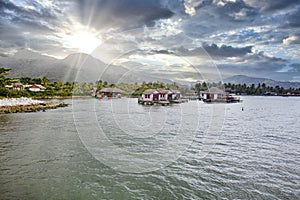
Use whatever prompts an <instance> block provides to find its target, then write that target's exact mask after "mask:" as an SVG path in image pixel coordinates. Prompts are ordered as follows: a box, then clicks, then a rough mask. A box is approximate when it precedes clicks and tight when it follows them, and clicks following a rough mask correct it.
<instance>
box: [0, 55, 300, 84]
mask: <svg viewBox="0 0 300 200" xmlns="http://www.w3.org/2000/svg"><path fill="white" fill-rule="evenodd" d="M0 66H1V67H6V68H11V72H10V75H9V76H10V77H14V78H18V77H31V78H36V77H43V76H46V77H47V78H48V79H49V80H51V81H58V80H62V81H69V82H73V81H76V82H95V81H97V80H100V79H101V80H103V81H107V82H109V83H118V82H138V83H141V82H143V81H146V82H149V81H163V82H171V81H170V80H167V79H164V78H159V77H157V76H155V75H154V74H151V72H148V71H147V70H146V71H134V70H130V68H126V67H123V66H116V65H107V64H106V63H104V62H102V61H101V60H99V59H96V58H94V57H93V56H91V55H88V54H83V53H75V54H70V55H69V56H67V57H65V58H63V59H57V58H53V57H50V56H46V55H42V54H39V53H36V52H33V51H30V50H27V49H23V50H19V51H18V52H17V53H15V54H14V55H12V56H10V57H1V56H0ZM223 82H224V83H234V84H244V83H245V84H247V85H251V84H255V85H257V84H258V83H261V84H262V83H265V84H266V85H268V86H272V87H275V86H276V85H279V86H281V87H284V88H290V87H292V88H300V82H284V81H275V80H271V79H266V78H255V77H249V76H245V75H235V76H231V77H228V78H225V79H224V80H223ZM181 84H182V83H181Z"/></svg>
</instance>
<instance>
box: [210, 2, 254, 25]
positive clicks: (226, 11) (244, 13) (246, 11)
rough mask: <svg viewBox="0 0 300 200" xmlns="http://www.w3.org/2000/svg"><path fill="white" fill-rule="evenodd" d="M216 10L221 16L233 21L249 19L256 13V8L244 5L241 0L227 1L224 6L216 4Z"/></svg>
mask: <svg viewBox="0 0 300 200" xmlns="http://www.w3.org/2000/svg"><path fill="white" fill-rule="evenodd" d="M216 10H217V12H218V13H219V14H220V15H221V16H222V17H228V18H230V19H231V20H234V21H251V20H253V17H254V16H256V15H257V14H258V11H257V10H256V9H254V8H253V7H250V6H248V5H246V4H245V2H244V1H242V0H237V1H236V2H227V3H226V4H225V5H224V6H217V9H216Z"/></svg>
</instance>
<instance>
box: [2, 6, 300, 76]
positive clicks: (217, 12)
mask: <svg viewBox="0 0 300 200" xmlns="http://www.w3.org/2000/svg"><path fill="white" fill-rule="evenodd" d="M299 44H300V1H299V0H0V56H2V57H7V56H11V55H13V54H14V53H16V52H17V51H18V50H20V49H29V50H31V51H34V52H38V53H41V54H43V55H48V56H53V57H56V58H64V57H66V56H67V55H69V54H72V53H78V52H83V53H87V54H91V55H93V56H94V57H96V58H98V59H101V60H102V61H103V62H105V63H109V64H113V65H120V66H123V67H125V68H128V69H130V70H136V71H143V70H144V71H151V72H152V74H154V75H155V73H157V74H162V73H164V74H166V77H171V75H172V74H177V75H178V74H179V73H180V74H181V77H182V79H190V80H191V81H195V80H197V79H198V80H199V79H200V78H199V77H193V76H189V75H188V74H192V73H194V72H198V73H200V74H201V75H203V76H204V74H206V78H207V79H208V77H209V72H210V71H212V70H216V71H218V73H219V75H220V76H222V77H228V76H232V75H238V74H242V75H248V76H254V77H264V78H272V79H275V80H285V81H286V80H288V81H300V53H299ZM213 68H214V69H213ZM177 78H178V79H180V77H179V76H177ZM202 78H203V77H202Z"/></svg>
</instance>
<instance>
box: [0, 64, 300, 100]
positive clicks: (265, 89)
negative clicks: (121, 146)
mask: <svg viewBox="0 0 300 200" xmlns="http://www.w3.org/2000/svg"><path fill="white" fill-rule="evenodd" d="M9 71H10V69H7V68H0V97H38V98H51V97H68V96H90V95H91V94H92V91H93V90H94V89H96V90H101V89H102V88H105V87H112V88H114V87H117V88H119V89H121V90H123V91H125V92H126V94H127V95H128V96H132V97H138V96H140V95H141V94H142V93H143V92H144V91H145V90H147V89H156V88H163V89H170V90H180V91H181V92H182V93H183V94H184V93H185V92H188V90H189V88H187V87H184V86H179V85H178V84H177V83H175V82H174V83H163V82H159V81H156V82H148V83H146V82H143V83H142V84H138V83H131V84H128V83H118V84H109V83H108V82H107V81H102V80H99V81H96V83H76V82H72V83H70V82H62V81H54V82H51V81H50V80H49V79H48V78H47V77H45V76H44V77H42V78H29V77H21V78H19V79H12V78H7V77H6V75H8V74H9ZM17 83H21V84H22V85H23V86H25V85H33V84H41V85H43V86H44V87H45V88H46V90H45V91H39V92H34V91H30V90H29V88H28V87H25V88H24V89H22V90H14V89H12V88H8V87H6V86H7V85H12V84H17ZM210 87H219V88H221V89H223V90H225V91H226V92H229V93H236V94H244V95H275V94H277V95H286V94H298V95H299V94H300V88H298V89H296V88H289V89H284V88H283V87H280V86H276V87H270V86H267V85H266V84H265V83H262V84H258V85H254V84H252V85H246V84H231V83H225V84H222V83H221V82H219V83H206V82H203V83H197V84H195V85H194V87H192V88H191V89H192V91H196V92H197V93H198V94H200V91H204V90H207V89H208V88H210Z"/></svg>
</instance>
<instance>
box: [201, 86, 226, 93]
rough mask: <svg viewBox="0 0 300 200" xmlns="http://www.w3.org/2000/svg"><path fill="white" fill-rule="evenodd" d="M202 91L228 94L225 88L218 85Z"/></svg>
mask: <svg viewBox="0 0 300 200" xmlns="http://www.w3.org/2000/svg"><path fill="white" fill-rule="evenodd" d="M201 93H210V94H226V92H224V91H223V90H221V89H220V88H217V87H211V88H208V90H206V91H202V92H201Z"/></svg>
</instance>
